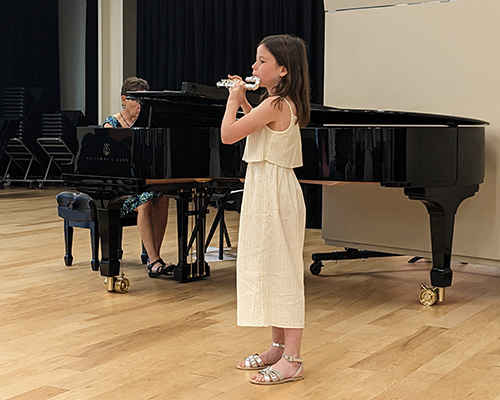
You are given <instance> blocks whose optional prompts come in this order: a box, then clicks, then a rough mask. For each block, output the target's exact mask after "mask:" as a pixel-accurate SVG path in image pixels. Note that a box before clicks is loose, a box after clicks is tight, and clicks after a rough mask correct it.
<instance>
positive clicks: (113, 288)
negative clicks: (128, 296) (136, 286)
mask: <svg viewBox="0 0 500 400" xmlns="http://www.w3.org/2000/svg"><path fill="white" fill-rule="evenodd" d="M104 284H105V285H106V289H108V292H117V293H127V292H128V290H129V288H130V281H129V280H128V279H127V278H125V276H124V275H123V274H122V276H120V277H116V276H108V277H106V278H105V279H104Z"/></svg>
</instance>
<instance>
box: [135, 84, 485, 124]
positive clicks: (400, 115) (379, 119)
mask: <svg viewBox="0 0 500 400" xmlns="http://www.w3.org/2000/svg"><path fill="white" fill-rule="evenodd" d="M260 93H261V92H260ZM260 93H259V91H257V92H248V93H247V98H248V100H249V102H250V103H251V104H253V105H256V104H258V103H259V96H260ZM127 95H128V96H129V97H130V98H133V99H137V100H141V101H143V102H144V103H146V105H148V106H149V107H145V108H146V109H147V113H148V116H147V117H145V116H143V115H142V114H143V113H142V112H141V117H140V119H141V120H143V121H144V120H145V119H146V118H147V122H146V121H144V122H143V123H141V124H140V125H138V126H199V125H200V124H201V125H202V126H212V127H218V126H220V124H221V121H222V117H223V116H224V110H225V106H226V100H227V96H228V91H227V89H224V88H217V87H216V86H215V85H214V86H207V85H200V84H197V83H191V82H182V86H181V90H162V91H140V92H132V91H130V92H127ZM165 123H167V125H164V124H165ZM136 125H137V124H136ZM325 125H330V126H337V125H349V126H352V125H365V126H366V125H367V126H392V125H396V126H415V125H416V126H459V125H489V123H488V122H486V121H481V120H477V119H472V118H465V117H457V116H450V115H440V114H427V113H419V112H411V111H392V110H364V109H344V108H336V107H329V106H324V105H320V104H314V103H313V104H311V119H310V122H309V126H325Z"/></svg>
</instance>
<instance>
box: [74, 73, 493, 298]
mask: <svg viewBox="0 0 500 400" xmlns="http://www.w3.org/2000/svg"><path fill="white" fill-rule="evenodd" d="M248 94H249V96H251V97H250V98H249V100H250V102H252V103H257V102H258V98H257V96H256V94H255V93H250V92H248ZM128 95H129V96H131V97H132V98H134V99H137V100H139V101H141V102H142V103H143V107H142V111H141V117H140V120H142V125H143V126H144V127H141V128H133V129H125V128H119V129H104V128H79V131H78V135H79V143H80V151H79V153H78V156H77V158H76V161H75V164H74V168H73V170H72V172H71V173H68V174H65V176H64V179H65V183H66V185H68V186H72V187H75V188H77V189H78V190H80V191H83V192H85V193H87V194H89V195H91V196H93V197H94V198H95V199H96V200H97V201H98V203H99V206H98V211H99V223H100V230H101V242H102V261H101V275H103V276H106V277H116V276H117V275H118V274H119V270H120V262H119V259H118V246H119V235H118V233H117V232H118V231H119V208H120V207H121V202H122V201H123V199H124V198H125V197H126V196H128V195H130V194H133V193H140V192H142V191H146V190H148V191H149V190H155V191H159V192H165V193H168V194H169V195H171V196H173V197H174V198H176V200H177V217H178V240H179V243H178V251H179V261H178V264H177V265H176V267H175V270H174V279H177V280H180V281H187V280H191V279H197V278H200V277H205V276H209V275H210V269H209V266H208V265H207V263H206V262H205V260H204V257H203V249H204V236H203V235H204V230H205V215H206V211H207V206H208V200H209V198H210V196H211V194H212V193H214V192H216V191H220V192H223V193H228V192H229V191H230V190H233V189H235V188H241V187H242V186H243V183H242V180H241V178H243V177H244V172H245V165H244V163H243V162H242V161H241V157H242V154H243V146H244V142H240V143H237V144H234V145H224V144H222V143H221V141H220V133H219V127H220V124H221V121H222V116H223V114H224V109H225V102H226V98H227V91H226V89H223V88H216V87H215V86H214V87H211V86H205V85H199V84H195V83H189V82H184V83H182V87H181V90H179V91H171V90H166V91H146V92H130V93H128ZM485 125H487V123H486V122H484V121H480V120H475V119H470V118H461V117H454V116H445V115H434V114H423V113H412V112H400V111H383V110H347V109H339V108H333V107H325V106H320V105H314V104H313V105H312V106H311V120H310V124H309V126H308V127H306V128H303V129H302V146H303V158H304V166H303V167H301V168H298V169H296V174H297V177H298V178H299V179H300V180H301V181H302V182H304V183H313V184H321V183H324V182H331V181H348V182H379V183H380V185H382V186H384V187H400V188H402V189H403V190H404V193H405V195H406V196H408V197H409V198H410V199H412V200H420V201H421V202H422V203H423V204H424V205H425V206H426V208H427V210H428V212H429V215H430V228H431V240H432V258H433V267H432V270H431V284H432V285H433V286H434V287H436V288H437V289H438V290H444V288H445V287H447V286H450V285H451V281H452V271H451V268H450V263H451V248H452V241H453V225H454V218H455V214H456V211H457V208H458V206H459V205H460V203H461V202H462V201H463V200H464V199H466V198H468V197H471V196H473V195H474V194H475V193H476V192H477V191H478V189H479V184H480V183H481V182H482V181H483V177H484V130H485V128H484V126H485ZM189 216H194V217H195V220H196V222H195V229H193V231H192V232H191V233H190V232H188V230H187V218H188V217H189ZM194 242H197V246H196V247H197V251H196V254H197V259H196V261H195V262H194V263H190V262H188V261H187V253H188V252H189V250H190V249H191V246H192V245H193V243H194ZM432 293H435V295H436V297H438V296H439V294H440V292H439V291H432V292H431V293H430V294H429V293H428V294H427V295H430V296H431V297H432ZM443 293H444V292H443Z"/></svg>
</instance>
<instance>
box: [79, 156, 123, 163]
mask: <svg viewBox="0 0 500 400" xmlns="http://www.w3.org/2000/svg"><path fill="white" fill-rule="evenodd" d="M85 160H86V161H94V162H99V161H101V162H112V163H129V162H130V159H129V158H128V157H105V156H104V157H103V156H86V157H85Z"/></svg>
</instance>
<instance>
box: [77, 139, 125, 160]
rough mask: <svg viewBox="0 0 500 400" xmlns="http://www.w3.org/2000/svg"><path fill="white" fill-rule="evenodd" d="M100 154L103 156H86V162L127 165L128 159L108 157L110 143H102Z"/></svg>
mask: <svg viewBox="0 0 500 400" xmlns="http://www.w3.org/2000/svg"><path fill="white" fill-rule="evenodd" d="M102 154H103V156H98V155H88V156H87V157H86V159H87V161H103V162H112V163H128V162H130V161H129V158H128V157H110V155H111V143H103V146H102Z"/></svg>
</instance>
